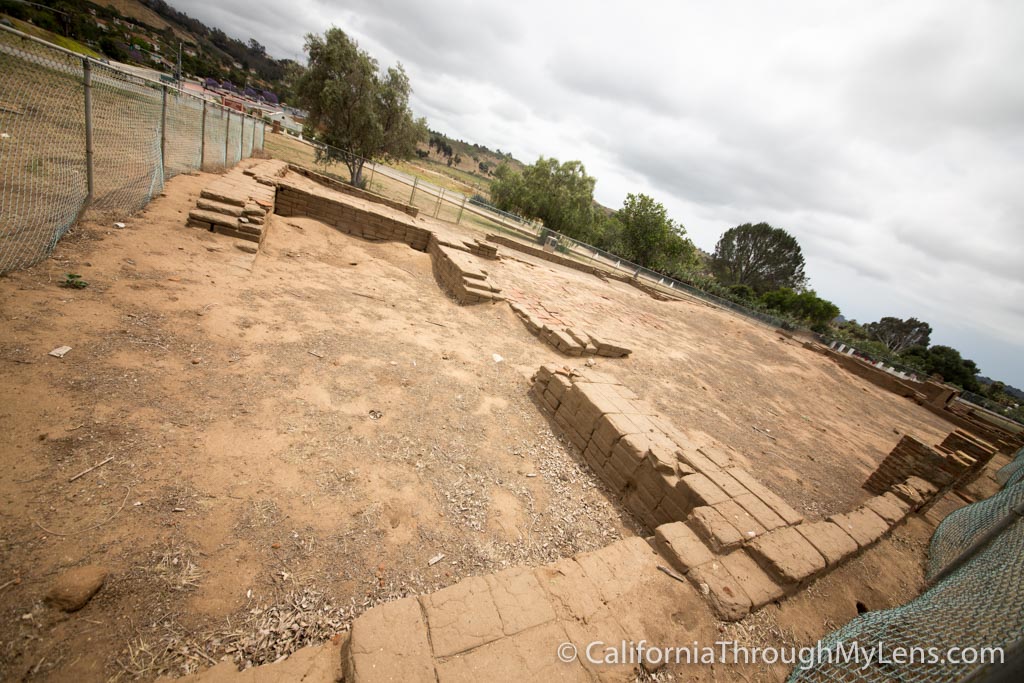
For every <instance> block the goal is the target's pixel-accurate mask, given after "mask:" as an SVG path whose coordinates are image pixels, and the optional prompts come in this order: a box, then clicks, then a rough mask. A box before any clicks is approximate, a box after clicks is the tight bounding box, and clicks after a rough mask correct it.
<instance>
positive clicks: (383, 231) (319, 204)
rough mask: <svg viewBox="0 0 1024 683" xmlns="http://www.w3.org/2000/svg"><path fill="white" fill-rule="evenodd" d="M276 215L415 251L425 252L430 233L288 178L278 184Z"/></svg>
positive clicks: (410, 223) (409, 223)
mask: <svg viewBox="0 0 1024 683" xmlns="http://www.w3.org/2000/svg"><path fill="white" fill-rule="evenodd" d="M274 211H275V213H277V214H278V215H281V216H308V217H309V218H313V219H316V220H318V221H320V222H322V223H326V224H327V225H330V226H331V227H334V228H337V229H338V230H340V231H342V232H344V233H347V234H349V235H354V236H356V237H363V238H365V239H375V240H389V241H395V242H404V243H406V244H408V245H409V246H410V247H412V248H413V249H415V250H417V251H426V250H427V245H428V244H429V242H430V237H431V235H432V234H433V233H431V232H430V231H429V230H425V229H424V228H420V227H418V226H416V225H413V224H412V222H411V219H409V222H405V221H400V220H397V219H394V218H389V217H387V216H382V215H381V214H379V213H375V212H373V211H368V210H365V209H360V208H358V207H356V206H353V205H351V204H346V203H344V202H340V201H337V200H334V199H330V198H328V197H324V196H321V195H318V194H314V193H312V192H307V191H306V190H304V189H302V188H301V187H299V186H298V185H295V184H293V183H290V182H289V181H288V179H287V178H282V179H280V180H278V182H277V198H276V203H275V208H274Z"/></svg>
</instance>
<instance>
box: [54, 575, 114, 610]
mask: <svg viewBox="0 0 1024 683" xmlns="http://www.w3.org/2000/svg"><path fill="white" fill-rule="evenodd" d="M106 580H107V570H105V569H104V568H103V567H98V566H96V565H87V566H85V567H75V568H74V569H69V570H67V571H66V572H64V573H63V574H61V575H60V576H58V577H57V580H56V582H55V583H54V584H53V587H52V588H51V589H50V592H49V593H47V594H46V601H47V602H48V603H50V604H51V605H53V606H54V607H56V608H58V609H61V610H64V611H65V612H77V611H78V610H80V609H82V608H83V607H85V605H86V603H88V602H89V600H91V599H92V596H94V595H96V593H97V592H99V590H100V588H101V587H102V586H103V582H104V581H106Z"/></svg>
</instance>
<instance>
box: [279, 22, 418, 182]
mask: <svg viewBox="0 0 1024 683" xmlns="http://www.w3.org/2000/svg"><path fill="white" fill-rule="evenodd" d="M306 52H307V54H308V55H309V66H308V68H307V69H306V71H305V73H304V74H303V75H302V77H301V78H300V79H299V81H298V83H297V85H296V93H297V95H298V97H299V101H300V103H301V105H302V106H303V107H304V108H306V109H307V110H308V112H309V117H308V118H307V120H306V128H307V132H308V133H309V134H311V135H313V136H314V137H315V138H316V139H318V140H320V141H321V142H324V143H326V144H328V145H332V146H333V147H335V148H338V149H337V150H330V151H328V150H318V152H317V161H318V162H320V163H334V162H337V161H342V162H344V163H345V165H346V166H348V169H349V174H350V177H351V182H352V184H353V185H359V184H360V182H361V180H362V171H363V164H364V163H365V161H366V159H384V160H387V159H408V158H410V157H412V156H413V154H414V153H415V151H416V143H417V142H419V141H420V140H423V139H425V138H426V136H427V125H426V120H425V119H422V118H421V119H414V118H413V115H412V110H411V109H410V108H409V94H410V93H411V92H412V88H411V86H410V84H409V78H408V76H406V74H405V70H404V69H403V68H402V65H401V64H399V65H397V66H395V67H391V68H389V69H388V70H387V72H385V73H383V74H381V73H380V72H379V70H378V67H377V62H376V60H374V59H373V58H372V57H370V55H369V54H367V53H366V52H365V51H364V50H361V49H359V45H358V44H357V43H356V42H355V41H354V40H353V39H351V38H350V37H349V36H348V35H347V34H346V33H345V32H344V31H342V30H341V29H339V28H331V29H328V30H327V32H326V33H325V34H324V36H323V37H321V36H318V35H316V34H312V33H310V34H308V35H307V36H306Z"/></svg>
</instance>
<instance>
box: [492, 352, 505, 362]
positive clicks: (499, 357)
mask: <svg viewBox="0 0 1024 683" xmlns="http://www.w3.org/2000/svg"><path fill="white" fill-rule="evenodd" d="M491 358H493V359H494V362H495V363H500V362H501V361H503V360H505V359H504V358H502V357H501V356H499V355H498V354H494V355H493V356H491Z"/></svg>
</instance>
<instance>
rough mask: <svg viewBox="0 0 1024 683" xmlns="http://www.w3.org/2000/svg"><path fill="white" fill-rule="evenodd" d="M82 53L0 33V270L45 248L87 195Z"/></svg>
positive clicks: (44, 252) (34, 257)
mask: <svg viewBox="0 0 1024 683" xmlns="http://www.w3.org/2000/svg"><path fill="white" fill-rule="evenodd" d="M84 93H85V88H84V85H83V83H82V60H81V59H79V58H75V57H73V56H71V55H68V54H66V53H63V52H57V51H53V50H47V49H46V48H45V47H44V46H42V45H39V44H38V43H35V42H31V41H24V40H21V39H20V38H18V37H17V36H15V35H12V34H9V33H4V32H0V272H6V271H8V270H10V269H12V268H17V267H19V266H22V265H26V264H29V263H34V262H36V261H38V260H39V259H41V258H43V257H45V256H46V255H47V254H49V253H50V250H51V249H53V246H54V245H55V244H56V243H57V240H58V239H60V238H61V237H62V236H63V235H64V233H65V232H66V231H67V229H68V228H69V227H71V224H72V223H74V221H75V219H76V218H77V217H78V215H79V212H80V211H81V208H82V206H83V204H84V202H85V199H86V196H87V194H88V182H87V177H86V159H85V120H84V119H83V117H82V108H83V106H84V97H85V95H84Z"/></svg>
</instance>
